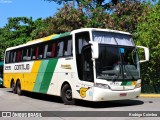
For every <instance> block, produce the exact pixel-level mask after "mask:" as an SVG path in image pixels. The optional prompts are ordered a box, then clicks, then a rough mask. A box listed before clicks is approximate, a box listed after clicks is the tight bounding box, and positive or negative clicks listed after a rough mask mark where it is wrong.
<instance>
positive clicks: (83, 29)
mask: <svg viewBox="0 0 160 120" xmlns="http://www.w3.org/2000/svg"><path fill="white" fill-rule="evenodd" d="M85 31H105V32H114V33H120V34H127V35H131V34H130V33H128V32H123V31H117V30H111V29H101V28H81V29H77V30H73V31H71V32H65V33H61V34H52V35H50V36H47V37H43V38H39V39H36V40H31V41H28V42H27V43H25V44H22V45H18V46H15V47H10V48H7V49H6V50H11V49H15V48H20V47H24V46H28V45H33V44H36V43H40V42H44V41H48V40H54V39H56V38H61V37H65V36H69V35H71V34H74V33H79V32H85Z"/></svg>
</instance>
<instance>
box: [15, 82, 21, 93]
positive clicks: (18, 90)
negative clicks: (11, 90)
mask: <svg viewBox="0 0 160 120" xmlns="http://www.w3.org/2000/svg"><path fill="white" fill-rule="evenodd" d="M16 91H17V94H18V95H22V90H21V83H20V81H17V84H16Z"/></svg>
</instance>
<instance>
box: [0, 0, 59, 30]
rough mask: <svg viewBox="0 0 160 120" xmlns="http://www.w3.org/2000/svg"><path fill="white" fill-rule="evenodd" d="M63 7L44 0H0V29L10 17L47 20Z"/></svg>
mask: <svg viewBox="0 0 160 120" xmlns="http://www.w3.org/2000/svg"><path fill="white" fill-rule="evenodd" d="M61 7H62V6H61V5H58V4H56V3H55V2H48V1H44V0H0V28H2V27H3V26H5V25H6V24H7V22H8V19H7V18H9V17H28V18H29V17H32V18H33V20H36V19H37V18H46V17H49V16H53V15H54V14H55V13H56V12H57V11H58V8H61Z"/></svg>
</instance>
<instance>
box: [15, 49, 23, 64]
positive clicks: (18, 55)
mask: <svg viewBox="0 0 160 120" xmlns="http://www.w3.org/2000/svg"><path fill="white" fill-rule="evenodd" d="M21 55H22V54H21V50H18V51H17V56H16V62H20V61H21V57H22V56H21Z"/></svg>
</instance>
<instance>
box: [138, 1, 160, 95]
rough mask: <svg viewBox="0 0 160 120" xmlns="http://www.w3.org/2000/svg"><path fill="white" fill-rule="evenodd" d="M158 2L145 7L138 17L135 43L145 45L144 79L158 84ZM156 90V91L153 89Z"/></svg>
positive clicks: (159, 66)
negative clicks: (148, 58) (147, 55)
mask: <svg viewBox="0 0 160 120" xmlns="http://www.w3.org/2000/svg"><path fill="white" fill-rule="evenodd" d="M159 23H160V2H158V3H157V4H156V5H154V6H151V7H149V8H148V9H146V12H144V13H143V14H142V15H141V17H140V18H139V23H138V28H137V33H138V34H137V36H136V37H137V44H139V45H143V46H147V47H148V48H149V50H150V61H149V62H147V63H143V64H142V71H143V74H144V77H145V78H144V79H145V80H146V82H147V81H148V84H158V83H159V84H160V76H159V74H160V72H159V71H160V57H159V56H160V25H159ZM153 92H156V91H153Z"/></svg>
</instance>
